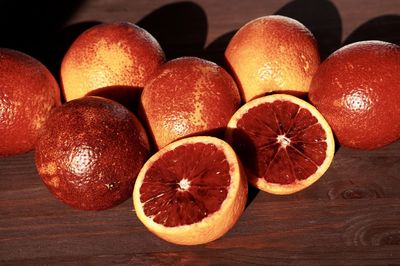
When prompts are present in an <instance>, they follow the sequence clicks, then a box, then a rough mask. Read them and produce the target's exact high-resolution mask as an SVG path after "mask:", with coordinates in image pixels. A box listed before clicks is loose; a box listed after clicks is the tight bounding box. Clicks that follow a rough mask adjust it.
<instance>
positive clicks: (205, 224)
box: [133, 136, 247, 245]
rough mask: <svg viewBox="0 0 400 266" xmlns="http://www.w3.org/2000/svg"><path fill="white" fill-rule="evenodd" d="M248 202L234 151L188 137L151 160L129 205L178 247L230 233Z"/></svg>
mask: <svg viewBox="0 0 400 266" xmlns="http://www.w3.org/2000/svg"><path fill="white" fill-rule="evenodd" d="M246 199H247V180H246V177H245V175H244V171H242V168H241V165H240V162H239V159H238V158H237V156H236V154H235V152H234V151H233V149H232V148H231V147H230V146H229V144H228V143H226V142H225V141H223V140H220V139H218V138H215V137H206V136H200V137H190V138H185V139H181V140H178V141H176V142H173V143H171V144H169V145H167V146H166V147H164V148H163V149H161V150H160V151H158V152H157V153H156V154H154V155H153V156H152V157H151V158H150V159H149V160H148V161H147V162H146V163H145V165H144V166H143V168H142V170H141V171H140V173H139V175H138V178H137V179H136V183H135V188H134V192H133V202H134V207H135V211H136V214H137V216H138V218H139V219H140V220H141V221H142V223H143V224H144V225H145V226H146V227H147V228H148V229H149V230H150V231H151V232H153V233H154V234H156V235H157V236H159V237H160V238H162V239H164V240H166V241H169V242H172V243H175V244H181V245H196V244H203V243H207V242H210V241H213V240H215V239H217V238H219V237H221V236H222V235H224V234H225V233H226V232H227V231H228V230H229V229H230V228H232V227H233V226H234V225H235V223H236V221H237V220H238V219H239V217H240V215H241V214H242V212H243V210H244V207H245V204H246Z"/></svg>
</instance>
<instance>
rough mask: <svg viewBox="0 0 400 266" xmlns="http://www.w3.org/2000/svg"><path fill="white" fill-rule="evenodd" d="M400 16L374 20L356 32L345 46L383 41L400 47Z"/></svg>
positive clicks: (388, 16) (347, 40)
mask: <svg viewBox="0 0 400 266" xmlns="http://www.w3.org/2000/svg"><path fill="white" fill-rule="evenodd" d="M399 33H400V16H398V15H385V16H380V17H376V18H373V19H371V20H369V21H367V22H365V23H364V24H362V25H361V26H360V27H358V28H357V29H356V30H354V31H353V32H352V33H351V34H350V35H349V36H348V37H347V39H346V40H345V41H344V45H346V44H350V43H353V42H358V41H364V40H381V41H386V42H391V43H395V44H397V45H400V34H399Z"/></svg>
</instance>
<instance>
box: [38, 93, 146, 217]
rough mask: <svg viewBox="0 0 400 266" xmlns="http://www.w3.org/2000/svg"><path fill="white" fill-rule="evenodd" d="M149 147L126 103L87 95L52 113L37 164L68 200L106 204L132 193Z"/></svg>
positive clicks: (77, 204) (84, 205)
mask: <svg viewBox="0 0 400 266" xmlns="http://www.w3.org/2000/svg"><path fill="white" fill-rule="evenodd" d="M149 149H150V147H149V143H148V140H147V136H146V133H145V131H144V129H143V127H142V125H141V124H140V122H139V120H137V119H136V117H135V116H134V115H133V114H132V113H130V112H129V111H128V110H127V109H126V108H124V107H123V106H122V105H120V104H118V103H116V102H113V101H111V100H107V99H104V98H100V97H93V96H90V97H83V98H80V99H76V100H73V101H70V102H68V103H66V104H64V105H63V106H61V107H58V108H56V109H55V110H54V112H52V114H51V115H50V117H49V119H48V120H47V122H46V124H45V125H44V127H43V130H42V131H41V134H40V136H39V138H38V141H37V143H36V153H35V160H36V168H37V171H38V173H39V175H40V176H41V178H42V180H43V182H44V183H45V185H46V186H47V188H48V189H49V190H50V191H51V192H52V193H53V194H54V195H55V196H56V197H57V198H58V199H60V200H62V201H63V202H64V203H66V204H68V205H70V206H72V207H74V208H78V209H83V210H103V209H107V208H111V207H113V206H115V205H117V204H119V203H121V202H123V201H125V200H126V199H128V198H129V197H130V196H131V195H132V191H133V185H134V183H135V179H136V176H137V174H138V173H139V170H140V168H141V167H142V166H143V164H144V162H145V161H146V159H147V157H148V155H149Z"/></svg>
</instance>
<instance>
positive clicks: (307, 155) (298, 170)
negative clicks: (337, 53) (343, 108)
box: [226, 94, 335, 194]
mask: <svg viewBox="0 0 400 266" xmlns="http://www.w3.org/2000/svg"><path fill="white" fill-rule="evenodd" d="M226 140H227V141H228V142H229V143H230V144H231V145H232V147H233V149H234V150H235V151H236V153H237V154H238V156H239V158H240V159H241V161H242V162H243V165H244V168H245V170H246V174H247V177H248V178H249V181H250V183H252V184H253V185H254V186H256V187H257V188H259V189H261V190H263V191H266V192H270V193H272V194H291V193H294V192H297V191H300V190H302V189H304V188H306V187H308V186H310V185H311V184H313V183H314V182H315V181H317V180H318V179H319V178H320V177H321V176H322V175H323V174H324V173H325V171H326V170H327V169H328V167H329V165H330V164H331V162H332V159H333V155H334V151H335V143H334V138H333V135H332V131H331V128H330V127H329V125H328V123H327V122H326V120H325V119H324V118H323V116H322V115H321V114H320V113H319V112H318V110H317V109H316V108H314V107H313V106H312V105H310V104H309V103H307V102H305V101H303V100H301V99H299V98H297V97H294V96H290V95H285V94H274V95H269V96H265V97H262V98H259V99H256V100H253V101H250V102H248V103H247V104H245V105H243V106H242V107H241V108H240V109H239V110H238V111H237V112H236V113H235V114H234V115H233V117H232V118H231V120H230V121H229V124H228V129H227V133H226Z"/></svg>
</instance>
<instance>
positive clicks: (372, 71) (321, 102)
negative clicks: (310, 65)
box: [309, 41, 400, 149]
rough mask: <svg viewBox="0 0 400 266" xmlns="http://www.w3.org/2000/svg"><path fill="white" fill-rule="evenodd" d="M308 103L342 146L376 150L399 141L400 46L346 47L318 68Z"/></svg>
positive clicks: (372, 43)
mask: <svg viewBox="0 0 400 266" xmlns="http://www.w3.org/2000/svg"><path fill="white" fill-rule="evenodd" d="M309 96H310V100H311V102H312V103H313V104H314V105H315V106H316V107H317V108H318V110H319V111H320V112H321V113H322V114H323V115H324V116H325V118H326V119H327V121H328V122H329V124H330V126H331V127H332V130H333V132H334V133H335V135H336V137H337V138H338V141H339V143H340V144H341V145H343V146H347V147H350V148H358V149H374V148H379V147H382V146H384V145H387V144H389V143H391V142H394V141H396V140H397V139H398V138H399V137H400V47H399V46H397V45H395V44H391V43H387V42H381V41H363V42H358V43H353V44H350V45H347V46H345V47H343V48H341V49H339V50H338V51H336V52H335V53H333V54H332V55H331V56H330V57H328V58H327V59H326V60H325V61H324V62H323V63H322V64H321V66H320V68H319V69H318V71H317V73H316V74H315V77H314V78H313V81H312V84H311V88H310V93H309Z"/></svg>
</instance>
